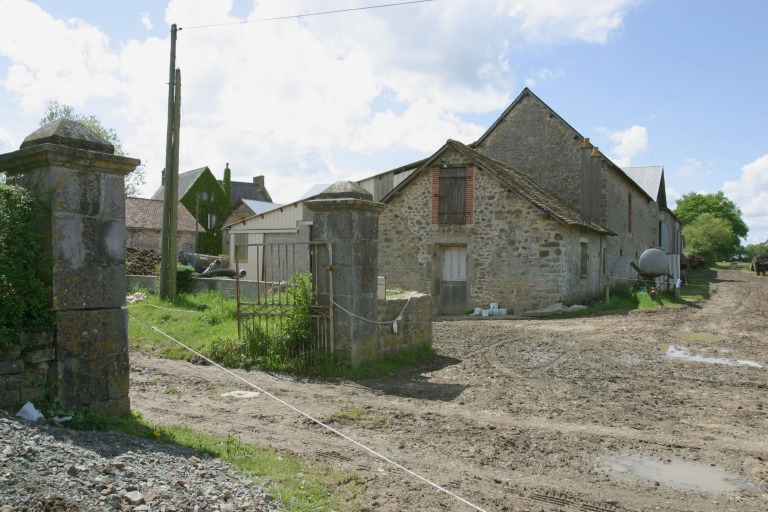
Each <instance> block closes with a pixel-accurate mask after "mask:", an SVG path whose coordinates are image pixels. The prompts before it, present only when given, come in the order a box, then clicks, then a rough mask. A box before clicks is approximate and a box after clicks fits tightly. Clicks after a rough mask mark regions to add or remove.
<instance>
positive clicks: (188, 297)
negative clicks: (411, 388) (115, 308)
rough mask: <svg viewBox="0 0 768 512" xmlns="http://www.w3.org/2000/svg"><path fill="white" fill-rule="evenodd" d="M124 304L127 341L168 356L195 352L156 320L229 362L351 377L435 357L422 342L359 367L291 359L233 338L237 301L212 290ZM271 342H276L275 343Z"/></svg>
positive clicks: (190, 355) (206, 353) (224, 363)
mask: <svg viewBox="0 0 768 512" xmlns="http://www.w3.org/2000/svg"><path fill="white" fill-rule="evenodd" d="M133 291H137V290H133ZM128 310H129V312H130V316H129V322H128V341H129V343H130V346H131V349H133V350H138V351H142V352H149V353H152V354H155V355H158V356H160V357H165V358H168V359H180V360H186V361H196V359H197V358H198V357H197V356H196V355H195V354H193V353H192V352H189V351H188V350H187V349H185V348H183V347H181V346H180V345H178V344H177V343H175V342H173V341H171V340H170V339H168V338H167V337H166V336H164V335H162V334H160V333H159V332H157V331H155V330H153V329H152V328H151V327H150V326H156V327H157V329H160V330H162V331H163V332H165V333H166V334H168V335H169V336H171V337H173V338H174V339H176V340H178V341H180V342H182V343H184V344H185V345H188V346H189V347H190V348H192V349H194V350H196V351H197V352H199V353H201V354H203V355H204V356H206V357H209V358H210V359H212V360H213V361H216V362H217V363H219V364H221V365H222V366H225V367H228V368H247V369H250V368H263V369H269V370H276V371H287V372H295V373H303V374H308V373H311V374H313V375H317V376H320V377H330V378H343V379H349V380H356V379H369V378H376V377H382V376H385V375H392V374H394V373H397V372H398V371H401V370H403V369H404V368H408V367H411V366H413V365H415V364H419V363H421V362H424V361H427V360H430V359H433V358H435V357H437V353H436V352H435V350H434V349H433V348H432V347H431V346H424V345H422V346H418V347H414V348H411V349H407V350H402V351H399V352H396V353H393V354H392V355H390V356H388V357H384V358H382V359H380V360H377V361H372V362H368V363H364V364H362V365H361V366H360V367H358V368H352V367H350V366H349V365H348V364H346V363H344V362H340V361H336V360H333V359H330V358H326V359H323V358H322V357H320V356H322V355H319V356H318V355H316V359H315V363H316V364H315V365H314V366H312V367H308V366H306V365H302V364H301V363H302V361H301V360H297V361H291V360H289V359H288V358H286V357H284V354H273V353H272V352H271V350H272V349H270V348H268V347H265V345H264V344H262V343H261V342H263V340H262V339H260V338H258V337H248V338H247V339H245V340H241V339H238V337H237V303H236V301H235V300H234V299H224V298H222V297H221V295H220V294H219V293H218V292H215V291H208V292H203V293H194V294H180V295H179V296H178V297H177V298H176V299H174V300H172V301H171V300H162V299H160V297H159V296H157V295H153V294H147V298H146V299H145V300H142V301H139V302H134V303H133V304H130V305H128ZM297 325H298V324H297ZM300 329H303V326H301V325H298V327H297V328H296V329H294V330H296V331H297V332H298V331H300ZM293 334H296V333H293ZM299 334H301V333H300V332H299ZM284 342H285V341H284ZM286 343H287V342H286ZM272 347H277V348H280V345H272Z"/></svg>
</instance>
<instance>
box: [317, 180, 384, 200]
mask: <svg viewBox="0 0 768 512" xmlns="http://www.w3.org/2000/svg"><path fill="white" fill-rule="evenodd" d="M315 199H362V200H364V201H373V194H371V193H370V192H368V191H367V190H365V189H364V188H363V187H361V186H360V185H358V184H357V183H355V182H354V181H337V182H336V183H334V184H333V185H331V186H330V187H328V188H327V189H325V190H323V191H322V192H320V194H318V195H317V196H316V197H315Z"/></svg>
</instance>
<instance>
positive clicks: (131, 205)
mask: <svg viewBox="0 0 768 512" xmlns="http://www.w3.org/2000/svg"><path fill="white" fill-rule="evenodd" d="M200 233H205V228H203V226H201V225H200V224H198V223H197V222H195V218H194V217H193V216H192V214H191V213H189V212H188V211H187V209H186V208H184V205H182V204H181V203H179V204H178V210H177V215H176V237H177V241H176V245H177V247H178V248H179V250H180V251H184V252H196V251H197V238H198V236H199V234H200ZM162 234H163V201H162V200H157V199H145V198H142V197H126V198H125V246H126V247H128V248H133V249H153V250H155V251H158V252H159V251H160V250H161V247H162V246H161V243H162Z"/></svg>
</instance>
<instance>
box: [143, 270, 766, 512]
mask: <svg viewBox="0 0 768 512" xmlns="http://www.w3.org/2000/svg"><path fill="white" fill-rule="evenodd" d="M712 277H713V280H714V283H715V285H716V291H715V293H714V294H713V295H712V296H711V298H710V299H708V300H704V301H701V302H699V303H695V304H688V305H686V306H683V307H678V308H664V309H659V310H651V311H647V310H646V311H633V312H631V313H629V314H617V315H608V316H600V317H593V318H582V319H556V320H494V319H484V320H462V321H444V322H436V323H435V325H434V346H435V348H436V349H437V350H438V352H439V353H440V354H441V357H440V358H439V359H438V360H437V361H435V362H433V363H431V364H429V365H428V366H425V367H421V368H418V369H415V370H413V371H411V372H408V373H406V374H404V375H399V376H396V377H390V378H382V379H377V380H370V381H364V382H330V383H329V382H317V381H303V380H297V379H293V378H291V377H285V376H280V375H270V374H266V373H261V372H250V373H248V372H237V373H238V375H241V376H243V377H245V378H246V379H248V380H249V381H251V382H253V383H255V384H256V385H258V386H259V387H261V388H263V389H264V390H266V391H268V392H269V393H272V394H274V395H276V396H278V397H279V398H281V399H283V400H285V401H287V402H289V403H291V404H293V405H295V406H296V407H298V408H299V409H301V410H303V411H305V412H307V413H308V414H310V415H312V416H313V417H315V418H318V419H320V420H322V421H330V420H331V418H332V417H333V416H334V413H339V412H351V411H353V410H361V411H363V412H364V414H362V417H360V418H359V419H349V420H335V421H332V426H333V427H334V428H337V429H339V430H340V431H342V432H344V433H345V434H346V435H348V436H350V437H351V438H353V439H355V440H357V441H359V442H360V443H363V444H365V445H366V446H368V447H370V448H371V449H373V450H375V451H377V452H379V453H381V454H383V455H385V456H386V457H388V458H390V459H391V460H393V461H395V462H397V463H399V464H402V465H403V466H404V467H406V468H409V469H410V470H412V471H413V472H415V473H417V474H418V475H421V476H422V477H424V478H426V479H428V480H430V481H432V482H435V483H437V484H439V485H440V486H443V487H444V488H445V489H446V490H448V491H450V492H451V493H454V494H455V495H456V496H458V497H460V498H462V499H464V500H466V501H467V502H469V503H470V504H471V505H474V506H475V507H477V508H473V506H471V505H470V504H467V503H466V502H462V501H460V500H459V499H457V498H456V497H454V496H451V495H449V494H447V493H445V492H442V491H440V490H438V489H436V488H434V487H432V486H430V485H429V484H427V483H425V482H424V481H422V480H420V479H418V478H416V477H414V476H412V475H410V474H408V473H406V472H404V471H403V470H401V469H398V468H397V467H395V466H392V465H391V464H388V463H386V462H385V461H383V460H381V459H378V458H376V457H374V456H373V455H371V454H370V453H368V452H366V451H364V450H362V449H361V448H359V447H358V446H355V445H354V444H352V443H350V442H349V441H346V440H344V439H342V438H340V437H338V436H336V435H334V434H331V433H329V432H328V431H326V430H324V429H323V428H321V427H320V426H318V425H316V424H315V423H313V422H311V421H310V420H308V419H306V418H304V417H302V416H300V415H299V414H297V413H296V412H295V411H293V410H291V409H289V408H287V407H285V406H283V405H280V404H279V403H277V402H275V401H274V400H272V399H271V398H269V397H267V396H266V395H264V394H260V395H259V396H257V397H252V398H235V397H222V396H221V394H222V393H225V392H228V391H233V390H248V388H247V387H246V386H245V385H244V384H243V383H241V382H239V381H237V380H235V379H234V378H233V377H231V376H229V375H227V374H226V373H223V372H222V371H221V370H219V369H217V368H215V367H210V366H194V365H190V364H187V363H181V362H175V361H167V360H161V359H156V358H152V357H149V356H147V355H143V354H138V353H136V354H132V356H131V357H132V360H131V367H132V372H131V403H132V408H133V409H134V410H138V411H141V412H142V413H143V414H144V416H145V417H146V418H147V419H148V420H150V421H153V422H159V423H164V424H186V425H189V426H192V427H194V428H195V429H198V430H204V431H209V432H214V433H221V434H230V433H237V434H238V435H239V436H240V438H241V440H243V441H248V442H255V443H261V444H266V445H269V446H273V447H275V448H278V449H281V450H287V451H290V452H293V453H295V454H297V455H299V456H300V457H303V458H306V459H310V460H316V461H320V462H323V463H328V464H331V465H333V466H337V467H340V468H346V469H351V470H354V471H356V472H358V474H359V475H360V479H361V481H364V482H365V485H366V491H365V493H364V494H362V495H360V496H358V497H357V498H356V501H355V502H354V503H350V504H349V509H350V510H383V511H403V510H409V511H411V510H413V511H437V510H456V511H464V510H476V509H482V510H487V511H501V510H531V511H555V510H557V511H592V512H602V511H624V510H626V511H636V510H670V511H728V510H734V511H758V510H759V511H764V510H768V410H767V409H768V339H767V338H768V278H762V277H757V276H755V274H754V273H747V272H743V271H737V270H719V271H717V272H716V273H713V276H712Z"/></svg>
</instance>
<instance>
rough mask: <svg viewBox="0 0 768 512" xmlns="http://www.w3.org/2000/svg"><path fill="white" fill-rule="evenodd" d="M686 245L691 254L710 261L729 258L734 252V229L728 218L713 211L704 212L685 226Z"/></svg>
mask: <svg viewBox="0 0 768 512" xmlns="http://www.w3.org/2000/svg"><path fill="white" fill-rule="evenodd" d="M683 236H684V237H685V245H686V248H687V249H688V251H689V252H690V253H691V254H696V255H698V256H703V257H704V258H706V259H708V260H710V261H717V260H721V259H724V258H728V257H730V256H731V255H732V254H733V245H732V244H733V230H732V229H731V226H730V224H729V223H728V221H727V220H725V219H721V218H720V217H716V216H715V215H714V214H712V213H702V214H701V215H699V216H698V217H696V219H695V220H694V221H693V222H691V223H690V224H686V225H684V226H683Z"/></svg>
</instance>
